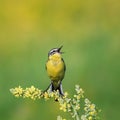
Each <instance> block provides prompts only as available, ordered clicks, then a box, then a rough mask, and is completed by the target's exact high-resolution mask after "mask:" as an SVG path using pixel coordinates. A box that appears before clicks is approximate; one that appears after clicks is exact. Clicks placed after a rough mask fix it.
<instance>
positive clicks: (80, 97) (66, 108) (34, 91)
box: [10, 85, 100, 120]
mask: <svg viewBox="0 0 120 120" xmlns="http://www.w3.org/2000/svg"><path fill="white" fill-rule="evenodd" d="M10 92H11V93H12V94H13V95H14V96H15V97H17V98H19V97H23V98H30V99H32V100H36V99H41V98H42V99H44V100H45V101H47V100H49V99H51V98H54V99H55V101H58V103H59V109H60V110H62V111H63V112H68V113H70V115H71V118H72V119H74V120H98V119H99V117H98V113H99V112H100V110H98V109H97V108H96V105H95V104H93V103H91V101H90V100H89V99H88V98H86V97H85V96H84V91H83V89H82V88H80V86H79V85H75V94H74V95H73V97H72V98H69V96H68V92H65V93H64V96H60V94H59V91H53V92H51V91H50V90H48V91H46V92H42V90H40V89H38V88H35V87H34V86H31V87H30V88H26V89H23V88H22V87H21V86H18V87H15V88H12V89H10ZM82 101H84V107H83V108H82V107H81V104H82V103H81V102H82ZM80 113H81V114H80ZM57 120H67V119H63V118H62V117H61V116H60V115H59V116H57Z"/></svg>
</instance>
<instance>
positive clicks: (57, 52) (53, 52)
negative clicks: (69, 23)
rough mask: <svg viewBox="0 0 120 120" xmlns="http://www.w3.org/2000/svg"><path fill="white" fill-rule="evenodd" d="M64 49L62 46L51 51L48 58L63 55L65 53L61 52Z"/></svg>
mask: <svg viewBox="0 0 120 120" xmlns="http://www.w3.org/2000/svg"><path fill="white" fill-rule="evenodd" d="M62 47H63V46H60V47H59V48H53V49H51V50H50V51H49V53H48V57H49V56H51V55H54V54H62V53H63V52H61V51H60V50H61V48H62Z"/></svg>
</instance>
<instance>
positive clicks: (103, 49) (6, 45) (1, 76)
mask: <svg viewBox="0 0 120 120" xmlns="http://www.w3.org/2000/svg"><path fill="white" fill-rule="evenodd" d="M60 45H63V46H64V47H63V51H64V52H65V54H64V55H63V58H64V60H65V62H66V66H67V71H66V75H65V79H64V80H63V87H64V90H65V91H68V92H69V93H70V95H72V94H73V93H74V86H75V84H80V86H81V87H82V88H83V89H84V91H85V94H86V96H87V97H88V98H89V99H90V100H91V101H92V102H94V103H95V104H96V105H97V106H98V107H99V108H100V109H102V112H101V119H102V120H118V119H120V115H119V112H120V109H119V108H120V93H119V91H118V90H119V88H120V87H119V86H120V1H119V0H86V1H81V0H43V1H42V0H33V1H32V0H21V1H17V0H1V1H0V119H1V120H38V119H39V120H50V119H51V120H55V119H56V116H57V115H60V114H61V115H62V116H63V117H67V118H68V119H70V117H69V115H67V114H66V113H63V112H59V107H58V103H55V102H53V100H50V101H48V102H44V100H36V101H32V100H29V99H22V98H21V99H16V98H14V97H13V96H12V94H11V93H10V92H9V89H10V88H12V87H16V86H19V85H21V86H22V87H24V88H25V87H30V86H31V85H34V86H35V87H38V88H40V89H42V90H44V89H45V88H46V87H47V86H48V84H49V83H50V80H49V78H48V77H47V74H46V70H45V63H46V61H47V53H48V51H49V50H50V49H51V48H54V47H60Z"/></svg>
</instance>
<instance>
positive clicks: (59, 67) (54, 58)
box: [46, 46, 66, 96]
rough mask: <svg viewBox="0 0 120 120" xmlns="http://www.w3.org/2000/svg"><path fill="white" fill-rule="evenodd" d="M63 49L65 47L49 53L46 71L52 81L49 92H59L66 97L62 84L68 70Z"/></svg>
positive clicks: (54, 49)
mask: <svg viewBox="0 0 120 120" xmlns="http://www.w3.org/2000/svg"><path fill="white" fill-rule="evenodd" d="M62 47H63V46H61V47H60V48H53V49H51V50H50V51H49V53H48V61H47V63H46V70H47V73H48V76H49V78H50V80H51V84H50V85H49V86H48V88H47V90H48V89H49V90H50V91H54V90H55V91H56V90H58V91H59V94H60V95H61V96H63V95H64V93H63V89H62V83H61V82H62V80H63V78H64V75H65V70H66V66H65V63H64V60H63V58H62V56H61V54H62V53H63V52H61V51H60V50H61V48H62Z"/></svg>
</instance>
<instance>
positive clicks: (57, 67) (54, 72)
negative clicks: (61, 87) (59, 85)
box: [46, 60, 65, 82]
mask: <svg viewBox="0 0 120 120" xmlns="http://www.w3.org/2000/svg"><path fill="white" fill-rule="evenodd" d="M46 67H47V73H48V76H49V77H50V79H51V80H52V81H56V82H57V81H61V80H62V79H63V78H64V73H65V71H64V63H63V61H59V62H53V61H51V60H49V61H48V62H47V64H46Z"/></svg>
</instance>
